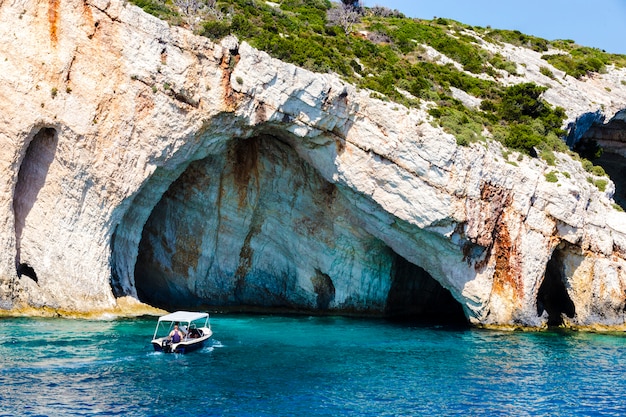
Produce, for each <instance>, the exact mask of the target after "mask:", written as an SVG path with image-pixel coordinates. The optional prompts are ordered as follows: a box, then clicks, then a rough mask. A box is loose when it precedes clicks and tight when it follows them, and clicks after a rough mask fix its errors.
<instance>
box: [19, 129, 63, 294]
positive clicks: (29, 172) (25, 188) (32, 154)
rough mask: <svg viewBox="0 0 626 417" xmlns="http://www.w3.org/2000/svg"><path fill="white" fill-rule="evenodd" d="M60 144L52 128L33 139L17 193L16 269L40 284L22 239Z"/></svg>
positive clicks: (26, 154) (25, 155)
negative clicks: (26, 255) (26, 258)
mask: <svg viewBox="0 0 626 417" xmlns="http://www.w3.org/2000/svg"><path fill="white" fill-rule="evenodd" d="M57 145H58V134H57V131H56V129H54V128H51V127H44V128H41V129H40V130H39V131H38V132H37V133H36V134H35V135H34V136H33V138H32V140H31V141H30V143H29V144H28V147H27V148H26V152H25V154H24V158H23V159H22V163H21V164H20V168H19V172H18V174H17V182H16V184H15V190H14V192H13V215H14V221H15V245H16V249H15V270H16V274H17V276H18V277H21V276H22V275H24V276H27V277H29V278H31V279H32V280H33V281H35V282H37V281H38V277H37V273H36V272H35V268H34V266H33V265H35V264H36V262H33V260H28V261H25V260H23V259H22V236H23V233H24V228H25V226H26V220H27V218H28V214H29V213H30V211H31V210H32V208H33V207H34V205H35V204H36V202H37V196H38V194H39V191H40V190H41V189H42V188H43V186H44V184H45V182H46V177H47V175H48V170H49V169H50V165H51V164H52V162H53V161H54V156H55V154H56V150H57Z"/></svg>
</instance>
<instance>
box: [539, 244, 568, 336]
mask: <svg viewBox="0 0 626 417" xmlns="http://www.w3.org/2000/svg"><path fill="white" fill-rule="evenodd" d="M563 256H564V254H563V252H562V251H560V250H558V249H556V250H555V251H554V252H553V254H552V257H551V258H550V260H549V261H548V264H547V266H546V272H545V276H544V279H543V282H542V283H541V286H540V287H539V291H538V292H537V315H538V316H541V315H543V314H544V312H545V313H547V315H548V326H561V325H563V322H564V321H563V315H565V316H567V317H569V318H573V317H574V315H575V314H576V310H575V306H574V303H573V302H572V300H571V298H570V297H569V295H568V294H567V288H566V287H565V279H566V277H565V273H564V271H563Z"/></svg>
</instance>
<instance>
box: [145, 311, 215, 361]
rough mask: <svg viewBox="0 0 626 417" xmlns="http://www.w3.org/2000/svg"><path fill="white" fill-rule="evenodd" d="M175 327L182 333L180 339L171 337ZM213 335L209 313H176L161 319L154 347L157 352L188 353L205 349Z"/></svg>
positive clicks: (153, 343) (157, 327) (155, 335)
mask: <svg viewBox="0 0 626 417" xmlns="http://www.w3.org/2000/svg"><path fill="white" fill-rule="evenodd" d="M175 325H178V326H179V329H180V331H181V333H182V335H181V337H180V338H179V337H176V336H175V337H171V334H172V330H174V326H175ZM212 334H213V332H212V331H211V323H210V322H209V313H201V312H192V311H176V312H174V313H170V314H166V315H164V316H161V317H159V320H158V322H157V325H156V329H155V330H154V336H153V337H152V346H154V350H156V351H157V352H165V353H186V352H191V351H192V350H196V349H199V348H201V347H203V346H204V344H205V342H206V341H207V340H208V339H209V338H210V337H211V335H212ZM177 339H180V340H177Z"/></svg>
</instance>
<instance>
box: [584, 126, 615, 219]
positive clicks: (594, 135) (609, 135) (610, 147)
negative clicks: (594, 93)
mask: <svg viewBox="0 0 626 417" xmlns="http://www.w3.org/2000/svg"><path fill="white" fill-rule="evenodd" d="M574 150H575V151H576V152H578V153H579V154H580V155H581V156H582V157H584V158H587V159H589V160H590V161H591V162H593V164H594V165H597V166H600V167H602V168H603V169H604V171H605V172H606V173H607V174H608V175H609V177H610V178H611V180H612V181H613V183H614V184H615V194H614V195H613V199H614V200H615V203H616V204H618V205H619V206H620V207H621V208H622V209H624V210H626V121H624V120H621V119H619V118H614V119H613V120H611V121H609V122H608V123H606V124H601V123H593V124H592V125H591V127H590V128H589V129H588V130H587V131H586V132H585V133H584V134H583V135H582V137H581V138H580V140H579V141H578V143H576V146H575V148H574Z"/></svg>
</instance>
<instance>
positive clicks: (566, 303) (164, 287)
mask: <svg viewBox="0 0 626 417" xmlns="http://www.w3.org/2000/svg"><path fill="white" fill-rule="evenodd" d="M0 36H1V38H2V39H3V40H5V41H4V42H3V43H2V44H1V45H0V51H1V52H0V58H1V59H0V78H1V79H0V97H1V98H2V100H1V101H0V135H1V140H2V144H3V146H2V148H1V149H0V164H1V165H0V169H2V172H3V173H4V174H3V178H4V181H3V182H2V188H1V189H0V202H1V205H0V219H1V221H2V224H3V225H4V227H3V229H2V233H1V234H0V247H2V248H3V249H4V250H3V251H2V252H1V255H0V284H1V285H0V300H1V303H2V304H1V307H2V308H3V309H5V310H19V309H24V308H28V307H31V308H32V307H34V308H47V309H52V310H56V311H64V312H89V311H107V310H114V309H115V308H116V307H117V306H118V304H120V300H128V299H129V298H130V299H138V300H141V301H142V302H146V303H149V304H153V305H157V306H162V307H177V306H185V307H190V308H191V307H194V306H207V305H209V306H242V307H243V306H245V307H252V308H263V307H280V308H287V309H293V310H311V311H320V312H338V313H358V314H399V313H411V314H413V313H415V314H419V313H424V314H426V313H431V314H440V315H445V314H454V313H456V311H457V310H458V311H462V313H463V314H464V315H465V317H466V318H467V319H468V320H469V321H470V322H472V323H474V324H481V325H523V326H539V327H540V326H544V325H546V324H548V323H560V322H561V321H564V322H565V324H567V325H571V326H596V327H598V326H612V327H620V326H624V324H625V316H624V310H625V308H626V302H625V294H626V293H625V291H626V260H625V259H626V214H624V213H622V212H618V211H616V210H615V209H614V208H613V201H612V199H611V198H612V193H613V191H614V186H613V183H609V184H608V186H607V188H606V191H605V192H600V191H599V190H598V188H597V187H596V186H595V185H593V184H591V183H590V182H589V181H588V180H587V177H589V176H590V174H588V173H586V172H585V171H584V170H583V169H582V168H581V165H580V162H577V161H574V160H572V158H571V157H569V156H568V155H564V154H563V155H558V166H557V167H556V168H555V167H551V166H547V165H546V163H545V162H543V161H542V160H540V159H536V158H529V157H522V156H520V157H519V158H517V157H516V156H517V155H514V156H515V158H512V159H513V160H515V162H514V163H510V162H509V160H507V158H506V157H504V156H503V149H502V147H501V145H499V144H498V143H495V142H489V143H486V144H474V145H472V146H468V147H460V146H457V145H456V141H455V138H454V137H452V136H451V135H449V134H446V133H444V132H443V131H442V130H441V129H439V128H435V127H433V126H432V125H431V124H430V123H429V120H430V119H429V116H428V115H427V112H426V111H425V108H424V109H417V110H415V109H412V110H408V109H406V108H404V107H402V106H399V105H396V104H393V103H386V102H382V101H379V100H376V99H372V98H370V94H369V93H368V92H367V91H357V90H356V89H355V88H353V87H352V86H350V85H347V84H345V83H343V82H342V81H340V80H339V79H338V78H337V77H335V76H333V75H328V74H324V75H322V74H314V73H310V72H308V71H305V70H302V69H300V68H297V67H295V66H293V65H290V64H286V63H283V62H280V61H277V60H274V59H272V58H270V57H269V56H267V55H266V54H265V53H262V52H259V51H257V50H254V49H253V48H251V47H250V46H248V45H247V44H245V43H241V44H239V43H238V42H237V41H236V40H235V39H232V38H227V39H226V40H224V41H223V42H222V43H221V44H219V45H218V44H214V43H212V42H211V41H209V40H207V39H205V38H201V37H197V36H194V35H192V34H191V33H190V32H188V31H186V30H184V29H179V28H173V27H169V26H168V25H167V24H166V23H164V22H162V21H159V20H157V19H155V18H153V17H151V16H148V15H146V14H144V13H143V12H142V11H141V10H140V9H138V8H137V7H134V6H130V5H127V4H125V3H124V2H121V1H118V0H110V1H109V0H88V1H86V2H81V1H78V0H67V1H60V0H52V1H45V2H42V1H24V2H12V3H10V2H6V1H5V2H1V3H0ZM485 47H494V48H495V46H493V45H486V46H485ZM501 48H504V49H503V53H506V54H507V57H508V58H509V59H517V60H519V61H520V62H524V63H525V67H524V68H525V70H524V71H525V74H522V75H524V78H523V79H524V80H534V81H535V82H538V83H542V84H550V85H551V86H552V87H553V88H551V89H550V90H548V92H546V94H545V98H546V99H547V100H549V101H551V102H552V103H554V104H558V105H562V106H563V107H565V108H566V110H567V113H568V117H569V122H571V125H572V130H575V129H574V127H576V126H579V129H582V127H580V123H579V122H580V120H583V119H581V117H582V116H583V115H585V114H595V113H598V114H600V115H601V116H602V117H606V118H607V119H609V120H610V119H611V118H613V116H614V115H616V114H618V112H619V111H620V110H623V109H624V108H626V86H624V83H623V81H622V80H623V79H626V74H625V72H624V70H618V69H611V70H610V71H609V72H608V73H607V74H603V75H599V76H597V77H594V78H591V79H587V80H583V81H579V80H574V79H571V77H570V78H568V77H566V78H563V79H561V81H554V80H553V79H550V78H548V77H544V76H542V75H541V72H540V71H539V66H540V65H541V66H546V65H547V64H546V63H545V61H542V62H539V61H540V57H539V54H536V53H534V52H532V51H528V50H524V49H523V48H514V47H507V46H506V45H505V46H503V47H501ZM554 72H555V73H556V74H558V71H557V70H554ZM542 77H544V78H542ZM520 79H521V77H520ZM507 82H518V80H516V79H509V80H508V81H507ZM602 117H601V118H600V119H594V122H592V123H591V124H590V125H589V126H587V127H586V128H585V129H583V130H584V132H583V133H581V134H580V135H579V137H582V135H583V134H584V133H585V132H587V131H588V130H589V127H591V126H595V127H594V128H596V129H599V128H601V127H602V123H603V120H604V119H602ZM618 119H619V120H622V119H620V118H619V117H618ZM598 120H600V123H598ZM594 123H595V124H594ZM621 123H622V124H623V122H621ZM611 126H613V127H615V126H617V127H618V132H617V133H615V134H613V135H612V136H611V137H612V138H614V137H618V138H619V137H623V136H624V135H623V134H620V133H619V126H621V125H619V123H617V122H613V123H612V124H611ZM552 171H555V173H554V174H555V175H556V177H557V179H558V181H557V182H549V181H548V180H547V179H546V174H547V173H550V172H552Z"/></svg>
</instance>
